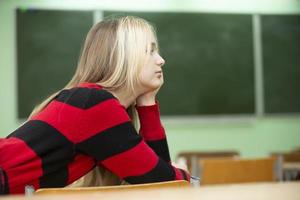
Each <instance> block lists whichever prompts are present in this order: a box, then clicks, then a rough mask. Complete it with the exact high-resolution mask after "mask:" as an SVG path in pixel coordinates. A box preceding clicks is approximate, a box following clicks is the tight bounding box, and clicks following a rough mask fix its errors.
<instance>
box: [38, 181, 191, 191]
mask: <svg viewBox="0 0 300 200" xmlns="http://www.w3.org/2000/svg"><path fill="white" fill-rule="evenodd" d="M184 187H190V183H189V182H188V181H183V180H182V181H167V182H159V183H147V184H135V185H117V186H101V187H77V188H43V189H38V190H37V191H35V194H69V193H72V194H73V193H91V192H109V191H126V190H149V189H159V188H184Z"/></svg>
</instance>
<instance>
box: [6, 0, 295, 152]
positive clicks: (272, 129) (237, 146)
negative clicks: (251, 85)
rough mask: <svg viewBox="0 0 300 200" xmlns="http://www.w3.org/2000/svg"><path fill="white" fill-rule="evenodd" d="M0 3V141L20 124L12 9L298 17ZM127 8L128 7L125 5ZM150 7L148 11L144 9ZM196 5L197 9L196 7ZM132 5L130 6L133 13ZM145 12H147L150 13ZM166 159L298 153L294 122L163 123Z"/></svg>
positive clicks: (270, 7)
mask: <svg viewBox="0 0 300 200" xmlns="http://www.w3.org/2000/svg"><path fill="white" fill-rule="evenodd" d="M72 2H73V3H70V1H63V0H60V1H59V0H47V1H40V0H39V1H37V0H36V1H34V0H22V1H21V0H18V1H13V0H1V1H0V85H1V89H0V110H1V115H0V137H5V136H6V135H7V134H9V133H10V132H11V131H13V130H14V129H16V128H17V127H18V126H19V125H20V124H21V123H22V122H19V121H18V120H17V113H16V110H17V109H16V102H17V95H16V94H17V92H16V60H15V51H16V49H15V40H14V38H15V22H14V17H15V16H14V9H15V8H16V7H27V6H29V7H30V6H32V7H35V8H47V9H81V10H85V9H86V10H89V9H99V10H142V11H143V10H145V11H149V10H150V9H152V10H153V11H185V12H189V11H192V12H228V13H300V2H299V1H297V0H276V1H275V0H274V1H272V0H255V1H253V0H252V1H250V0H248V1H243V3H241V2H240V1H238V0H218V1H214V3H213V4H212V3H211V2H212V1H209V0H201V1H193V0H190V1H179V0H177V1H175V0H174V1H163V0H152V1H150V0H143V1H141V0H129V1H121V0H119V1H105V0H103V1H101V0H99V1H97V2H96V1H93V3H90V4H87V3H86V2H87V1H72ZM128 2H129V3H128ZM150 2H151V6H152V7H151V8H149V6H148V5H149V3H150ZM197 2H198V3H197ZM132 5H136V6H135V7H133V6H132ZM150 11H151V10H150ZM163 121H164V122H165V127H166V131H167V134H168V139H169V145H170V150H171V154H172V157H173V158H174V157H175V155H176V154H177V152H179V151H182V150H238V151H240V153H241V155H242V156H243V157H262V156H266V155H268V154H269V153H270V152H274V151H288V150H291V149H293V148H296V147H300V116H299V115H294V116H273V117H262V118H238V119H230V118H226V117H224V118H211V119H201V118H198V119H192V120H187V119H175V120H170V119H163Z"/></svg>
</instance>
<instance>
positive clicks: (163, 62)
mask: <svg viewBox="0 0 300 200" xmlns="http://www.w3.org/2000/svg"><path fill="white" fill-rule="evenodd" d="M157 64H158V65H159V66H161V67H162V66H163V65H164V64H165V60H164V59H163V58H162V57H161V56H159V59H158V60H157Z"/></svg>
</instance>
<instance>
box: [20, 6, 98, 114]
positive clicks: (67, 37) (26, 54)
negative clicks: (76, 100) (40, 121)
mask: <svg viewBox="0 0 300 200" xmlns="http://www.w3.org/2000/svg"><path fill="white" fill-rule="evenodd" d="M16 16H17V76H18V81H17V82H18V84H17V85H18V90H17V91H18V117H19V118H26V117H28V115H29V114H30V112H31V111H32V109H33V107H34V106H35V105H36V104H38V103H39V102H40V101H42V100H43V99H44V98H46V97H47V96H48V95H50V94H51V93H53V92H55V91H57V90H58V89H61V88H62V87H63V86H64V85H65V84H66V83H67V82H68V81H69V80H70V79H71V77H72V75H73V73H74V71H75V69H76V64H77V60H78V57H79V53H80V49H81V45H82V43H83V41H84V38H85V36H86V34H87V32H88V30H89V29H90V27H91V26H92V24H93V12H91V11H54V10H32V9H31V10H24V9H22V10H21V9H17V10H16Z"/></svg>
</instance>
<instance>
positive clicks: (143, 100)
mask: <svg viewBox="0 0 300 200" xmlns="http://www.w3.org/2000/svg"><path fill="white" fill-rule="evenodd" d="M159 89H160V87H159V88H157V89H155V90H152V91H150V92H146V93H144V94H142V95H140V96H138V97H137V98H136V105H137V106H151V105H154V104H155V98H156V94H157V93H158V91H159Z"/></svg>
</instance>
